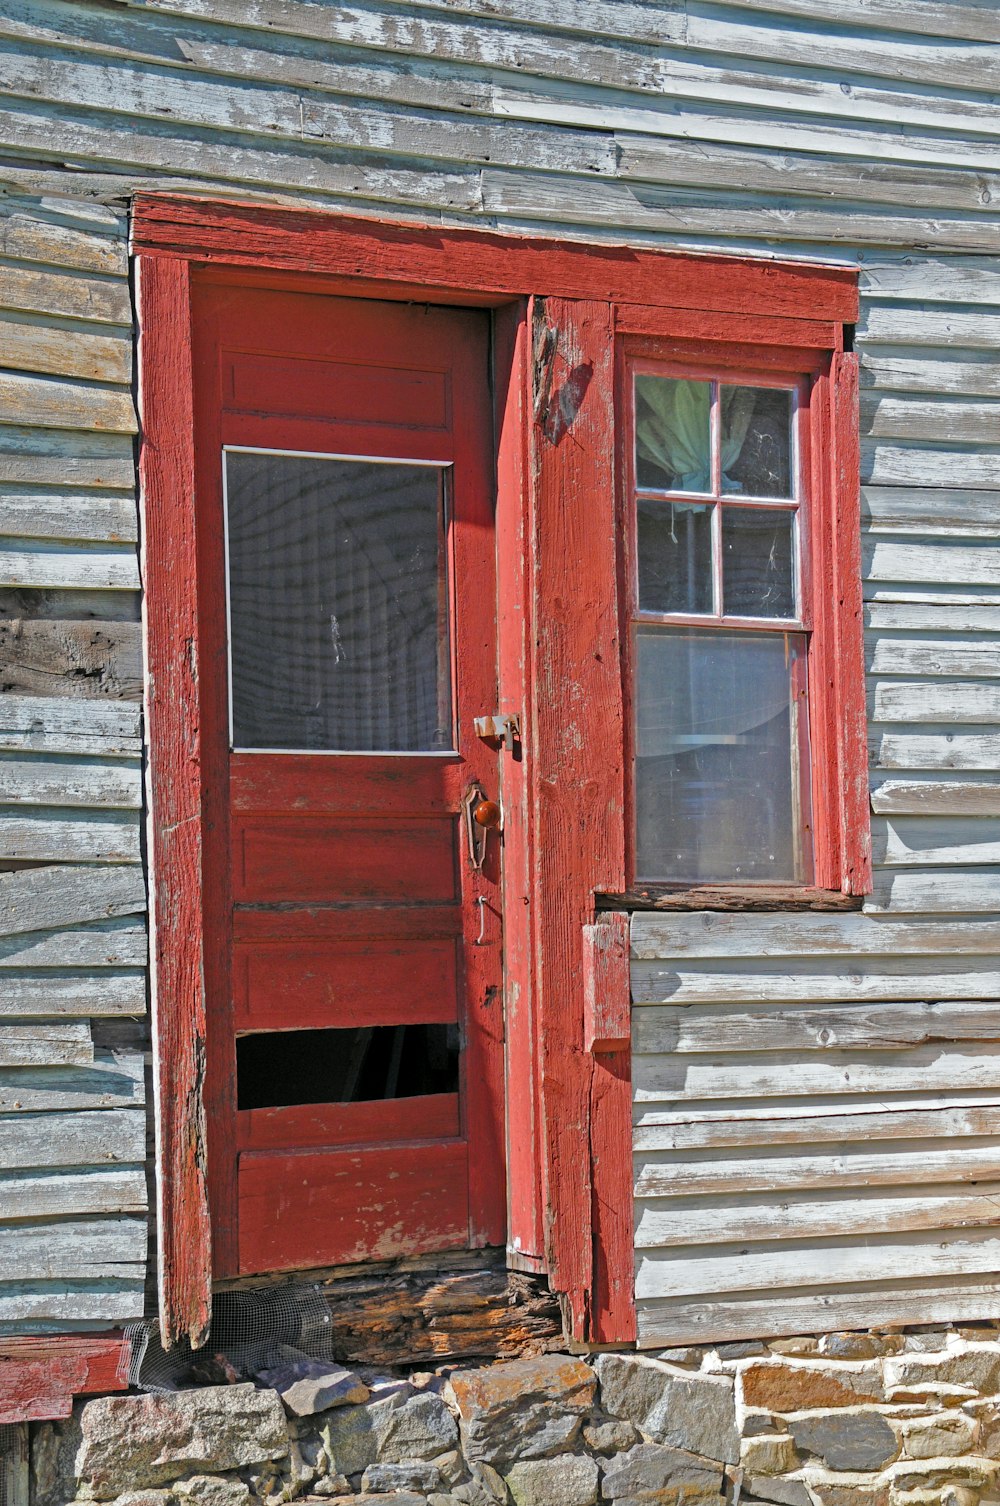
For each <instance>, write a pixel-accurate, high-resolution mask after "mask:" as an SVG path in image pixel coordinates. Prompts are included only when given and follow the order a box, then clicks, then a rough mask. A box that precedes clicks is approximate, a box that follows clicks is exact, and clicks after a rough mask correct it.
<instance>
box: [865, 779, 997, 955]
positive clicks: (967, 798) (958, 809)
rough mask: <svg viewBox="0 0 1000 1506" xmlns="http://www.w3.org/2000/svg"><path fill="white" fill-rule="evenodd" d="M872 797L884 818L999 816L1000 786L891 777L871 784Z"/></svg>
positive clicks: (969, 781)
mask: <svg viewBox="0 0 1000 1506" xmlns="http://www.w3.org/2000/svg"><path fill="white" fill-rule="evenodd" d="M871 796H872V810H873V811H875V812H876V813H877V814H878V815H884V816H1000V784H998V783H994V782H992V781H986V780H942V779H900V778H899V777H898V776H890V777H887V778H886V777H883V778H881V779H876V780H873V781H872V791H871ZM955 944H956V945H957V944H958V943H957V942H956V943H955Z"/></svg>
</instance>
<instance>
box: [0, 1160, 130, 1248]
mask: <svg viewBox="0 0 1000 1506" xmlns="http://www.w3.org/2000/svg"><path fill="white" fill-rule="evenodd" d="M0 1207H2V1209H3V1218H4V1219H21V1220H29V1219H30V1220H33V1221H34V1220H38V1219H44V1218H57V1217H66V1216H68V1215H79V1214H94V1213H100V1214H109V1213H110V1214H122V1213H145V1211H146V1208H147V1197H146V1170H145V1167H144V1166H142V1165H141V1164H140V1165H138V1166H132V1167H126V1168H119V1167H103V1166H101V1167H95V1168H87V1169H86V1170H84V1169H79V1170H77V1169H74V1170H72V1171H52V1170H49V1169H48V1168H46V1169H45V1170H44V1171H3V1172H0ZM3 1237H4V1232H3V1224H2V1223H0V1239H2V1238H3Z"/></svg>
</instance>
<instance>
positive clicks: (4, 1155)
mask: <svg viewBox="0 0 1000 1506" xmlns="http://www.w3.org/2000/svg"><path fill="white" fill-rule="evenodd" d="M145 1154H146V1115H145V1113H144V1111H143V1110H142V1109H141V1108H125V1109H101V1110H95V1111H89V1110H79V1109H72V1110H69V1111H67V1112H64V1113H40V1114H12V1115H10V1116H9V1117H7V1118H0V1166H4V1167H6V1168H7V1169H8V1170H15V1169H31V1168H35V1167H39V1168H41V1167H53V1168H54V1167H66V1166H88V1167H90V1166H123V1165H133V1166H141V1165H142V1162H143V1160H144V1158H145Z"/></svg>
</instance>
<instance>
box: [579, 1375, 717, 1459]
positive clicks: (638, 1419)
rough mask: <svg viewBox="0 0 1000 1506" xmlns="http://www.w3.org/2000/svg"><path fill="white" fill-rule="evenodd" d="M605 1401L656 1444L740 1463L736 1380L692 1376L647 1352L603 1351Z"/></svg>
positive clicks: (608, 1408) (608, 1409) (609, 1409)
mask: <svg viewBox="0 0 1000 1506" xmlns="http://www.w3.org/2000/svg"><path fill="white" fill-rule="evenodd" d="M594 1369H595V1371H596V1372H597V1376H598V1379H599V1381H600V1383H601V1405H602V1406H603V1408H604V1410H605V1411H606V1412H610V1413H611V1415H612V1416H613V1417H621V1418H624V1419H625V1421H626V1422H631V1423H632V1424H633V1425H634V1426H635V1427H637V1428H638V1429H639V1431H640V1432H641V1433H644V1434H646V1436H647V1437H649V1438H652V1439H653V1440H654V1441H655V1442H657V1443H667V1444H672V1445H673V1446H674V1447H675V1448H682V1449H686V1450H687V1451H688V1452H689V1453H693V1454H702V1455H704V1456H705V1457H706V1458H708V1459H718V1460H719V1461H720V1462H723V1463H727V1464H735V1463H736V1461H737V1460H738V1459H739V1456H740V1444H739V1437H738V1434H737V1431H736V1403H735V1398H734V1393H733V1382H732V1380H731V1379H730V1378H729V1377H728V1376H720V1375H706V1374H703V1373H699V1374H697V1375H692V1374H691V1373H690V1372H689V1371H684V1370H675V1369H672V1368H671V1367H670V1366H668V1365H665V1364H664V1363H663V1361H662V1360H655V1359H647V1358H646V1357H645V1356H642V1355H631V1354H600V1355H598V1356H597V1358H596V1359H595V1361H594Z"/></svg>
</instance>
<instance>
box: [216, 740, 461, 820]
mask: <svg viewBox="0 0 1000 1506" xmlns="http://www.w3.org/2000/svg"><path fill="white" fill-rule="evenodd" d="M332 756H334V755H331V754H329V753H316V754H309V753H294V754H293V753H273V754H271V755H270V756H269V757H267V758H261V757H260V756H259V754H256V753H233V754H232V756H231V758H230V761H229V798H230V801H231V804H232V808H233V810H234V811H236V812H239V813H240V814H241V815H251V814H255V815H260V814H263V815H269V814H271V813H274V812H281V811H287V810H294V811H296V812H306V811H308V812H310V813H315V814H319V813H323V814H325V815H329V816H354V815H371V814H373V813H376V814H377V815H378V816H379V817H380V818H381V819H385V818H387V817H389V816H444V815H454V814H455V813H457V811H458V809H459V806H460V804H461V800H462V792H463V790H464V788H465V785H466V783H467V782H468V774H467V772H466V770H465V769H464V767H463V765H462V764H461V763H460V761H459V759H458V757H457V755H456V756H455V757H441V756H438V757H434V758H427V759H424V758H419V757H411V758H406V759H397V760H395V761H388V762H382V761H380V760H373V759H372V758H369V757H365V758H359V757H356V756H354V757H352V756H351V754H349V753H341V754H337V755H336V759H337V763H336V769H335V771H333V773H334V777H331V769H330V758H331V757H332Z"/></svg>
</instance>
